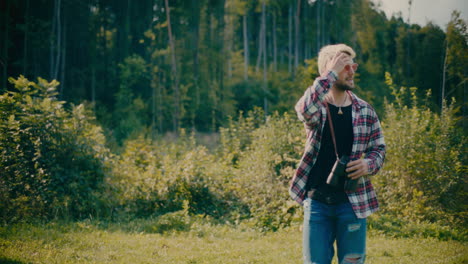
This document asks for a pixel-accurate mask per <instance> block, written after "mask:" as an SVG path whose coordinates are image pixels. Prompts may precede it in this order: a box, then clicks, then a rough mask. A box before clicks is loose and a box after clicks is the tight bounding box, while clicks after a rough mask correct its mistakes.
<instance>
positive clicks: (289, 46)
mask: <svg viewBox="0 0 468 264" xmlns="http://www.w3.org/2000/svg"><path fill="white" fill-rule="evenodd" d="M292 13H293V6H292V4H290V5H289V15H288V51H289V52H288V73H289V74H291V73H292V54H293V53H292Z"/></svg>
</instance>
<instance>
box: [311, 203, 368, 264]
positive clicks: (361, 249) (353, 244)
mask: <svg viewBox="0 0 468 264" xmlns="http://www.w3.org/2000/svg"><path fill="white" fill-rule="evenodd" d="M335 240H336V245H337V249H338V262H339V263H341V264H345V263H364V260H365V257H366V219H359V218H357V217H356V215H355V214H354V211H353V209H352V207H351V204H350V203H342V204H336V205H327V204H325V203H321V202H318V201H316V200H312V199H311V198H307V199H306V200H305V201H304V228H303V255H304V264H330V263H331V261H332V259H333V255H334V254H335V251H334V248H333V243H334V242H335Z"/></svg>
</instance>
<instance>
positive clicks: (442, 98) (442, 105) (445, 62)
mask: <svg viewBox="0 0 468 264" xmlns="http://www.w3.org/2000/svg"><path fill="white" fill-rule="evenodd" d="M445 41H446V44H445V45H446V46H445V58H444V66H443V68H442V88H441V89H440V106H441V109H442V108H443V107H444V98H445V94H444V93H445V74H446V72H447V53H448V41H447V39H446V40H445ZM441 112H442V110H441Z"/></svg>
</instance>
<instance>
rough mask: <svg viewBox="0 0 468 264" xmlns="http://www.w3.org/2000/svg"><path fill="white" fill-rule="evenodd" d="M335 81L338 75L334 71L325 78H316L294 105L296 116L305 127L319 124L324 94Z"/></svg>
mask: <svg viewBox="0 0 468 264" xmlns="http://www.w3.org/2000/svg"><path fill="white" fill-rule="evenodd" d="M337 79H338V75H337V74H336V73H335V72H334V71H329V72H328V73H327V75H326V76H321V77H318V78H317V79H315V81H314V83H313V84H312V86H310V87H309V88H307V90H306V91H305V93H304V95H303V96H302V97H301V99H299V101H298V102H297V103H296V106H295V110H296V113H297V116H298V117H299V120H301V121H302V122H304V124H305V125H306V126H307V127H309V128H311V127H314V126H315V125H316V124H317V123H318V122H319V118H320V109H321V108H322V107H323V106H324V97H325V94H327V93H328V91H329V90H330V88H331V87H332V85H333V83H334V82H335V81H336V80H337Z"/></svg>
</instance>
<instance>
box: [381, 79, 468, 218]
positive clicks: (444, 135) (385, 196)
mask: <svg viewBox="0 0 468 264" xmlns="http://www.w3.org/2000/svg"><path fill="white" fill-rule="evenodd" d="M387 84H388V85H389V87H390V88H391V89H392V91H393V95H394V96H395V102H394V103H387V104H386V118H385V121H384V122H383V130H384V133H385V140H386V143H387V148H388V151H387V160H386V162H385V168H384V170H383V172H382V173H381V174H379V176H377V177H376V178H375V182H376V185H377V186H378V189H379V196H380V197H381V201H382V203H383V208H384V212H385V213H389V214H390V215H392V216H395V217H396V216H398V217H399V218H401V219H403V220H404V221H411V222H413V223H419V222H422V221H429V222H432V223H434V222H441V223H442V222H443V223H446V224H458V225H459V226H463V225H464V224H466V221H467V215H466V210H467V208H466V203H465V202H464V201H466V199H467V193H466V184H467V183H466V175H467V172H468V170H467V167H466V164H467V156H466V144H467V142H466V141H467V138H466V136H465V135H463V133H462V131H461V129H460V127H459V126H458V120H459V119H458V118H457V115H456V111H457V109H456V108H454V106H453V105H450V106H446V105H445V106H444V108H443V109H442V110H441V113H440V114H439V113H435V112H432V111H431V110H430V108H429V107H428V106H427V105H424V104H421V102H420V101H421V100H420V99H419V98H418V97H417V93H416V92H417V91H416V90H417V89H416V88H414V87H412V88H410V89H408V88H406V87H401V88H400V89H396V88H395V86H394V84H393V82H392V79H391V77H390V75H389V74H387ZM429 95H430V93H428V96H429ZM428 101H429V98H425V102H428Z"/></svg>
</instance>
